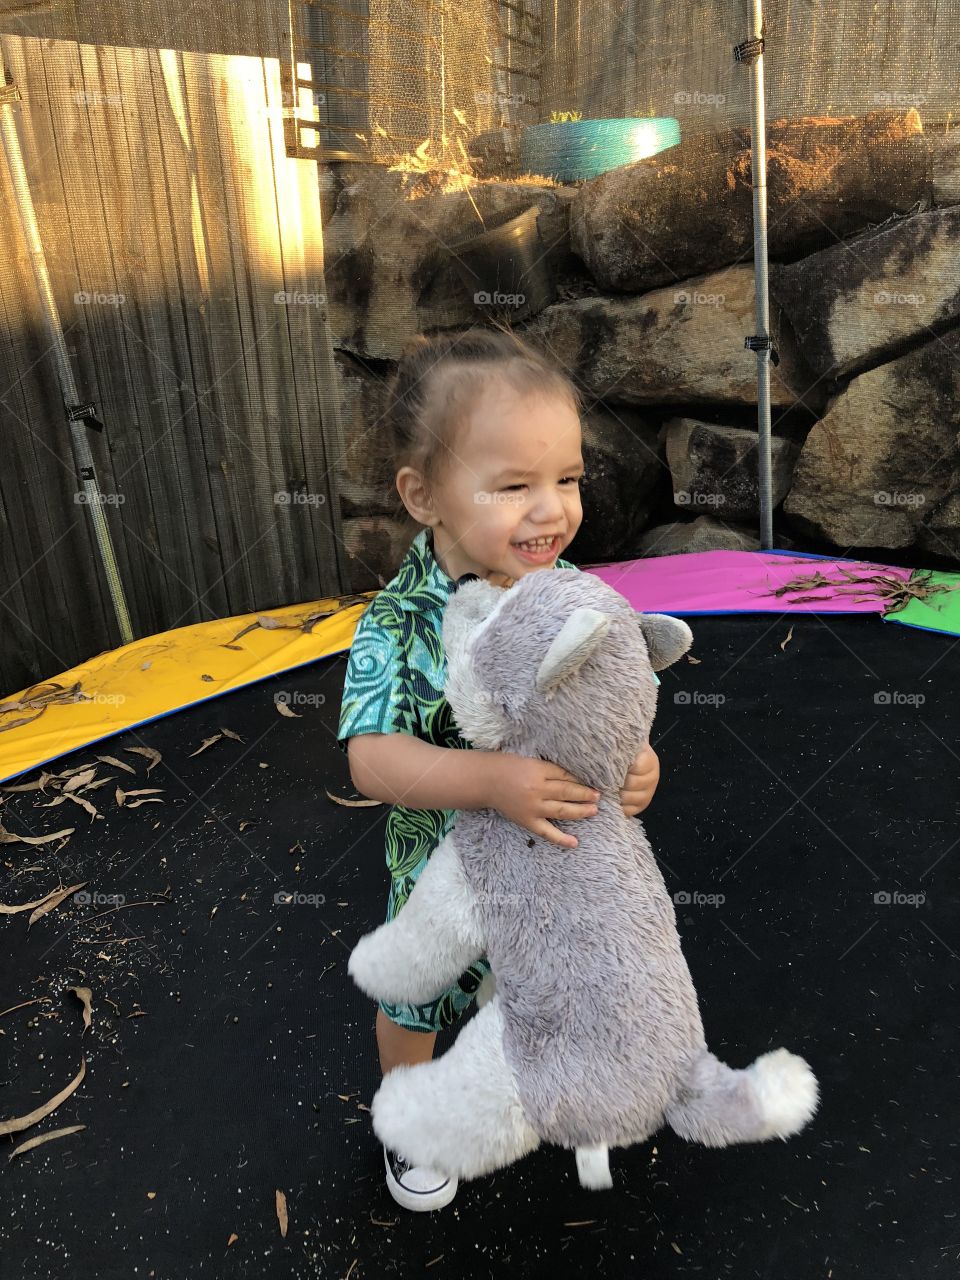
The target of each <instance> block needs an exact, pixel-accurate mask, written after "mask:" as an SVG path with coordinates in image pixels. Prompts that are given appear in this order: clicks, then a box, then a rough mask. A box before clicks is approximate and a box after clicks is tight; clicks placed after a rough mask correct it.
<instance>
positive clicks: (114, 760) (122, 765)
mask: <svg viewBox="0 0 960 1280" xmlns="http://www.w3.org/2000/svg"><path fill="white" fill-rule="evenodd" d="M97 759H98V760H102V761H103V763H104V764H112V765H115V766H116V767H117V768H118V769H125V770H126V772H127V773H132V774H136V772H137V771H136V769H134V768H133V767H132V765H129V764H125V763H124V762H123V761H122V760H118V759H117V757H116V756H97Z"/></svg>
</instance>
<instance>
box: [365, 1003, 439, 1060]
mask: <svg viewBox="0 0 960 1280" xmlns="http://www.w3.org/2000/svg"><path fill="white" fill-rule="evenodd" d="M436 1042H437V1033H436V1031H411V1030H410V1029H409V1028H408V1027H401V1026H399V1025H398V1024H397V1023H396V1022H393V1021H391V1019H390V1018H388V1017H387V1015H386V1014H385V1013H384V1012H383V1010H382V1009H377V1048H378V1049H379V1051H380V1070H381V1071H382V1072H383V1074H384V1075H386V1074H387V1072H388V1071H392V1070H393V1068H394V1067H399V1066H416V1064H417V1063H418V1062H429V1061H430V1059H431V1058H432V1057H433V1047H434V1045H435V1044H436Z"/></svg>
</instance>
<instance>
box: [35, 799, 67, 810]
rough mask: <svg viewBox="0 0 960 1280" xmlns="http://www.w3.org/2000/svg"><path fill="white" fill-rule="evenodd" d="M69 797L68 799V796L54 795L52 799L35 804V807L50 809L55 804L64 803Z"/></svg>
mask: <svg viewBox="0 0 960 1280" xmlns="http://www.w3.org/2000/svg"><path fill="white" fill-rule="evenodd" d="M69 799H70V796H56V797H55V798H54V799H53V800H50V801H48V803H47V804H38V805H36V806H35V808H37V809H52V808H53V807H54V806H55V805H58V804H64V803H65V802H66V801H67V800H69Z"/></svg>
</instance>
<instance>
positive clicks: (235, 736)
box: [220, 725, 243, 742]
mask: <svg viewBox="0 0 960 1280" xmlns="http://www.w3.org/2000/svg"><path fill="white" fill-rule="evenodd" d="M220 732H221V733H222V734H223V736H224V737H225V738H232V739H233V740H234V742H242V741H243V739H242V738H241V737H240V735H239V733H234V732H233V730H232V729H224V727H223V726H222V725H221V726H220Z"/></svg>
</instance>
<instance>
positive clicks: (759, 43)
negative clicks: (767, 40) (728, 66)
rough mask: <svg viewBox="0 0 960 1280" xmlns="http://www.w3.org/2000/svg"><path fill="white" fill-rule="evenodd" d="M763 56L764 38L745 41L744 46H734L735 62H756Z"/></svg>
mask: <svg viewBox="0 0 960 1280" xmlns="http://www.w3.org/2000/svg"><path fill="white" fill-rule="evenodd" d="M762 55H763V36H758V37H757V38H756V39H755V40H744V41H743V42H742V44H735V45H734V46H733V58H734V61H735V62H756V60H757V59H758V58H759V57H761V56H762Z"/></svg>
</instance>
